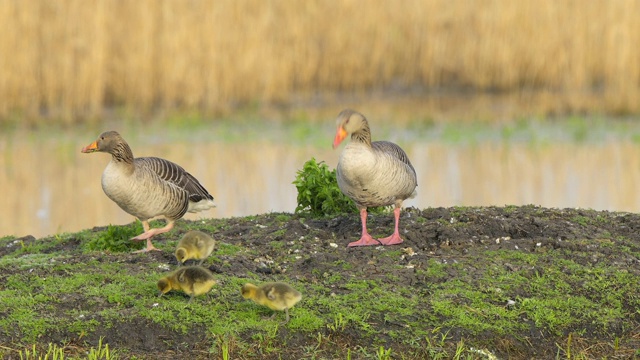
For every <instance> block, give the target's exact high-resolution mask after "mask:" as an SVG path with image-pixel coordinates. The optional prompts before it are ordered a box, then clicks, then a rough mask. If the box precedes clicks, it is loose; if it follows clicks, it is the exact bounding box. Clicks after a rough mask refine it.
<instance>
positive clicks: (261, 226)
mask: <svg viewBox="0 0 640 360" xmlns="http://www.w3.org/2000/svg"><path fill="white" fill-rule="evenodd" d="M256 226H257V227H259V228H260V229H264V228H266V227H267V225H260V224H256Z"/></svg>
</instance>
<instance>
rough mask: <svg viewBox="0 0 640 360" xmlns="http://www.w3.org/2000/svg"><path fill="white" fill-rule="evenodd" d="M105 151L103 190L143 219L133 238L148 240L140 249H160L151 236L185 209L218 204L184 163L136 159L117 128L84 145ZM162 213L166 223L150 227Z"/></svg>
mask: <svg viewBox="0 0 640 360" xmlns="http://www.w3.org/2000/svg"><path fill="white" fill-rule="evenodd" d="M96 151H99V152H106V153H109V154H111V161H110V162H109V164H108V165H107V167H106V168H105V169H104V172H103V173H102V190H104V193H105V194H107V196H108V197H109V198H110V199H111V200H113V201H114V202H115V203H116V204H118V206H120V208H122V210H124V211H126V212H127V213H129V214H131V215H133V216H135V217H137V218H138V219H140V221H141V222H142V227H143V228H144V233H142V234H140V235H138V236H136V237H134V238H133V239H132V240H147V247H146V248H145V249H143V250H140V251H141V252H144V251H150V250H158V249H156V248H155V247H154V246H153V244H152V243H151V237H153V236H154V235H157V234H161V233H164V232H167V231H169V230H171V229H172V228H173V225H174V222H175V221H176V220H178V219H180V218H181V217H183V216H184V214H185V213H186V212H197V211H202V210H207V209H210V208H212V207H215V204H214V202H213V196H211V195H210V194H209V193H208V192H207V190H206V189H205V188H204V187H203V186H202V185H201V184H200V182H198V180H197V179H196V178H195V177H193V175H191V174H189V173H188V172H187V171H185V169H183V168H182V167H181V166H179V165H177V164H175V163H173V162H171V161H168V160H165V159H161V158H157V157H141V158H134V157H133V152H132V151H131V148H130V147H129V144H127V142H126V141H124V139H123V138H122V137H121V136H120V134H118V133H117V132H116V131H107V132H104V133H102V134H101V135H100V136H99V137H98V139H97V140H96V141H94V142H92V143H91V144H89V145H87V146H85V147H84V148H82V152H83V153H92V152H96ZM158 216H163V217H164V218H165V219H166V220H167V224H166V226H165V227H163V228H155V229H151V228H150V227H149V220H150V219H152V218H154V217H158Z"/></svg>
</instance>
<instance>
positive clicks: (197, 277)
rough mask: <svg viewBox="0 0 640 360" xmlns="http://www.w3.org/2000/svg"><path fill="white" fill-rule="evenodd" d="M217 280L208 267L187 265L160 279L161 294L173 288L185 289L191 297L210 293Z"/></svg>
mask: <svg viewBox="0 0 640 360" xmlns="http://www.w3.org/2000/svg"><path fill="white" fill-rule="evenodd" d="M215 284H216V280H215V278H214V277H213V274H212V273H211V271H209V270H208V269H205V268H203V267H200V266H185V267H182V268H180V269H178V270H176V271H174V272H172V273H171V274H169V275H167V276H165V277H163V278H162V279H160V280H158V289H159V290H160V296H162V295H163V294H166V293H168V292H169V291H171V290H179V291H183V292H184V293H186V294H187V295H189V296H190V297H191V298H190V299H189V303H190V302H191V301H192V300H193V298H194V296H199V295H202V294H206V293H208V292H209V291H210V290H211V288H212V287H213V285H215Z"/></svg>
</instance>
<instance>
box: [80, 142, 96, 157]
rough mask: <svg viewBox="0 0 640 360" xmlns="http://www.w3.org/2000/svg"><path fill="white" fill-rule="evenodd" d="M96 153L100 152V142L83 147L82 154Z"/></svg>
mask: <svg viewBox="0 0 640 360" xmlns="http://www.w3.org/2000/svg"><path fill="white" fill-rule="evenodd" d="M95 151H98V141H94V142H92V143H91V144H89V145H87V146H85V147H83V148H82V150H80V152H83V153H85V154H88V153H92V152H95Z"/></svg>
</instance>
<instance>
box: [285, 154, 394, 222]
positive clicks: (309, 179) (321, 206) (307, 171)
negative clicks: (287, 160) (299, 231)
mask: <svg viewBox="0 0 640 360" xmlns="http://www.w3.org/2000/svg"><path fill="white" fill-rule="evenodd" d="M293 184H294V185H295V186H296V188H297V189H298V206H297V207H296V213H301V212H303V213H310V214H312V215H315V216H321V215H337V214H344V213H349V212H357V211H358V209H357V208H356V205H355V203H354V202H353V201H352V200H351V199H349V198H348V197H347V196H346V195H344V194H343V193H342V191H340V188H339V187H338V180H337V178H336V170H335V169H333V170H329V167H328V166H327V164H326V163H325V162H324V161H320V162H317V161H316V159H315V158H311V160H308V161H307V162H305V163H304V165H303V166H302V170H299V171H298V172H297V175H296V179H295V181H294V182H293ZM384 209H385V207H382V206H381V207H374V208H369V209H368V211H369V212H370V213H380V212H383V211H384Z"/></svg>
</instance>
